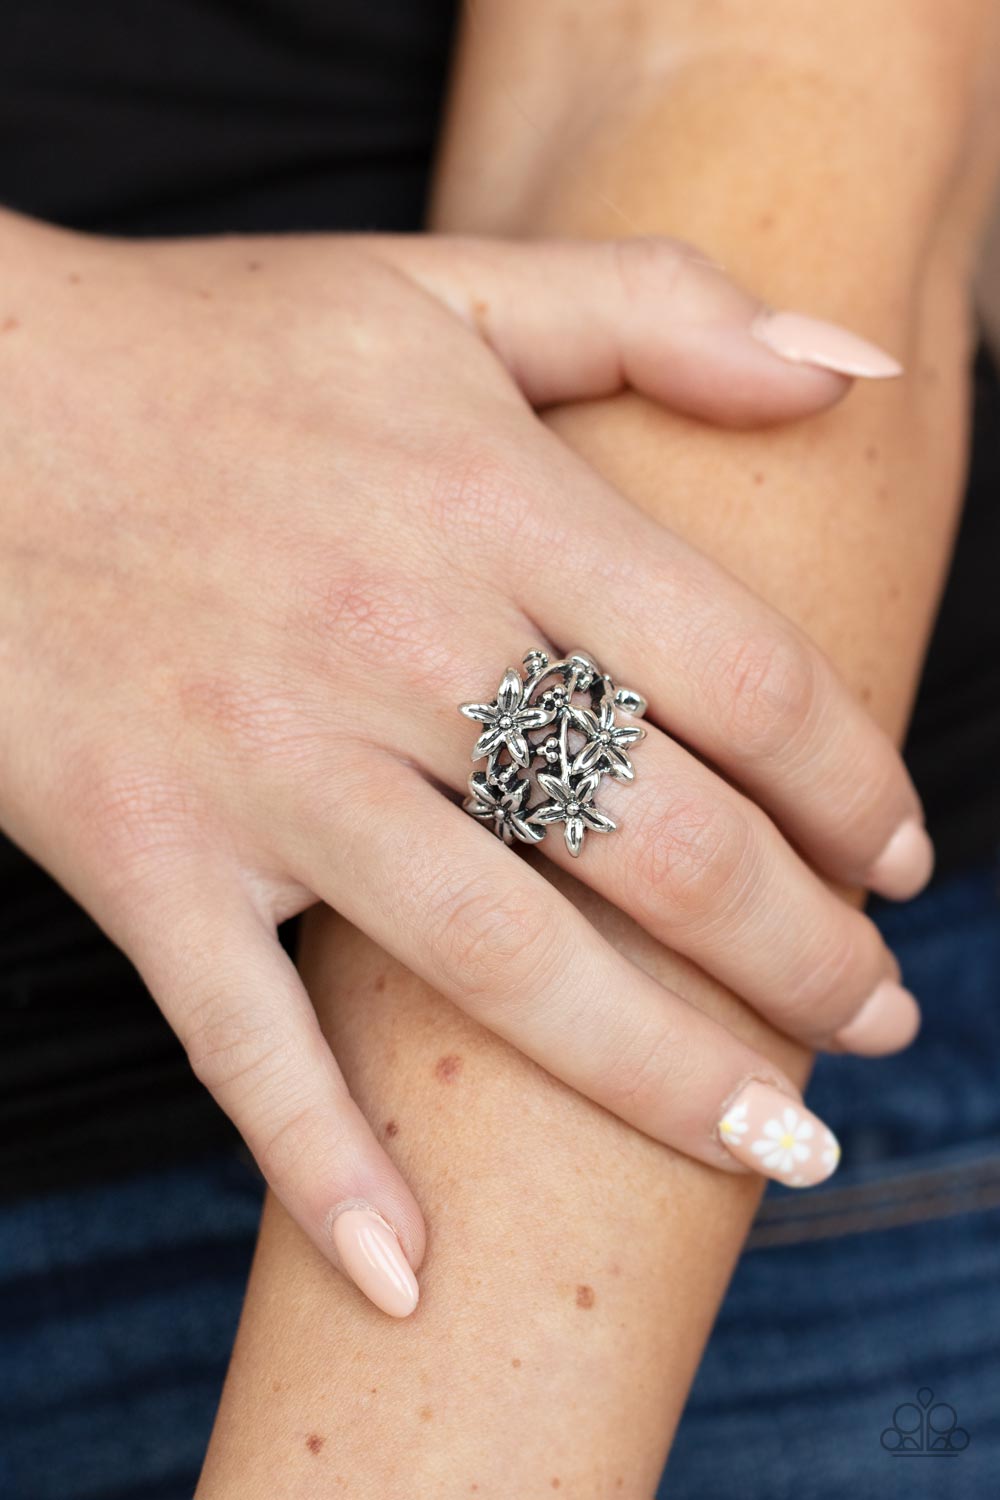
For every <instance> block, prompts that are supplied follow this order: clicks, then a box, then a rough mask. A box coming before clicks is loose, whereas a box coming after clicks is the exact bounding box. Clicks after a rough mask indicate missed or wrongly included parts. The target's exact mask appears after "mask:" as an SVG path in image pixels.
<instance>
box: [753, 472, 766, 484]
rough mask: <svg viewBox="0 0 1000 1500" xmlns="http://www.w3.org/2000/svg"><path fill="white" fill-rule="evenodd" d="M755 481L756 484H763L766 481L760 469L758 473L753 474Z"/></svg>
mask: <svg viewBox="0 0 1000 1500" xmlns="http://www.w3.org/2000/svg"><path fill="white" fill-rule="evenodd" d="M753 482H754V484H763V483H764V475H763V474H762V473H761V472H760V470H759V469H758V470H757V472H756V474H755V475H754V476H753Z"/></svg>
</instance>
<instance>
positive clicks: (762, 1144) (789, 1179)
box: [719, 1080, 840, 1187]
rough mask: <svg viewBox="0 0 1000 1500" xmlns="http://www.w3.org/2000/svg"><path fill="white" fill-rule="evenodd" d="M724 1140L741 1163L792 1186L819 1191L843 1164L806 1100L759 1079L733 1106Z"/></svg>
mask: <svg viewBox="0 0 1000 1500" xmlns="http://www.w3.org/2000/svg"><path fill="white" fill-rule="evenodd" d="M719 1139H720V1140H721V1142H722V1144H723V1145H724V1146H726V1147H727V1148H728V1150H730V1151H731V1152H732V1153H733V1155H734V1156H735V1157H736V1159H737V1161H741V1162H742V1163H743V1165H744V1166H746V1167H750V1168H752V1170H753V1171H754V1172H761V1173H762V1174H763V1175H764V1176H765V1177H773V1178H774V1180H775V1182H783V1183H784V1184H785V1186H786V1187H813V1186H815V1184H816V1183H817V1182H823V1181H824V1180H825V1178H827V1177H830V1176H831V1175H832V1174H833V1173H834V1172H835V1171H836V1170H837V1165H838V1163H839V1161H840V1146H839V1145H838V1144H837V1137H836V1136H835V1135H834V1133H833V1131H832V1130H828V1129H827V1127H826V1126H825V1125H824V1124H823V1121H822V1120H820V1119H818V1118H817V1117H816V1115H814V1114H813V1113H812V1111H811V1110H809V1109H806V1107H805V1105H804V1104H803V1103H802V1102H801V1101H800V1100H798V1099H793V1098H791V1097H790V1096H789V1095H788V1094H785V1093H783V1092H782V1090H781V1089H777V1088H775V1087H774V1085H773V1084H770V1083H758V1082H757V1081H756V1080H755V1081H754V1082H752V1083H748V1084H746V1086H745V1087H744V1088H742V1089H741V1090H740V1092H739V1093H738V1094H737V1095H736V1098H735V1099H733V1100H732V1101H731V1103H730V1104H729V1106H728V1108H727V1110H726V1112H725V1114H724V1115H723V1116H722V1119H721V1120H720V1121H719Z"/></svg>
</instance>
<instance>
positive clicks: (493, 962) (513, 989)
mask: <svg viewBox="0 0 1000 1500" xmlns="http://www.w3.org/2000/svg"><path fill="white" fill-rule="evenodd" d="M428 906H429V910H430V913H431V923H432V929H431V936H432V941H433V946H434V948H435V950H436V951H437V953H438V955H439V956H440V957H441V958H442V959H443V962H444V964H445V966H446V968H447V970H448V972H449V973H451V974H452V975H454V976H455V977H456V979H458V980H459V982H460V984H461V989H462V993H463V995H467V996H478V997H481V998H485V999H488V1000H489V1002H490V1004H491V1005H496V1004H504V1003H507V1002H509V1001H512V1000H514V999H516V998H517V997H518V996H519V995H522V994H525V995H527V994H528V993H529V992H533V993H536V994H537V992H538V990H539V988H540V987H541V986H543V985H544V984H545V983H546V982H547V979H548V978H549V977H550V976H551V975H552V974H553V973H554V972H555V969H556V962H555V952H554V950H555V947H556V942H555V939H554V936H553V933H552V931H551V929H550V927H549V925H548V923H547V920H546V916H545V914H544V913H543V912H542V910H541V909H540V903H539V902H538V900H537V897H534V898H533V897H532V895H531V893H529V892H527V891H521V890H519V889H507V890H503V889H499V888H498V886H497V884H496V882H494V881H492V880H485V879H481V878H476V879H473V880H471V881H468V882H465V883H463V884H455V883H453V882H450V881H449V883H448V888H447V890H446V891H444V892H439V893H437V894H436V895H435V894H432V895H431V897H430V900H429V903H428Z"/></svg>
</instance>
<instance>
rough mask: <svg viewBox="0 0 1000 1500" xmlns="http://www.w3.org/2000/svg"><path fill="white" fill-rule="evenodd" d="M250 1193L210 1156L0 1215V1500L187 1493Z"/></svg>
mask: <svg viewBox="0 0 1000 1500" xmlns="http://www.w3.org/2000/svg"><path fill="white" fill-rule="evenodd" d="M260 1203H261V1190H260V1185H259V1179H258V1177H257V1174H256V1171H255V1170H254V1169H253V1168H252V1167H251V1166H250V1165H248V1164H244V1162H242V1161H240V1160H238V1159H236V1158H216V1159H212V1160H208V1161H205V1162H203V1163H199V1164H197V1165H192V1166H190V1167H184V1168H176V1169H174V1170H172V1171H161V1172H157V1173H155V1174H150V1175H148V1176H143V1177H135V1178H130V1179H128V1180H127V1181H123V1182H119V1183H116V1184H110V1185H108V1186H107V1187H103V1188H88V1189H87V1190H86V1191H82V1192H79V1193H58V1194H51V1195H49V1196H46V1197H44V1198H37V1199H33V1200H28V1201H25V1202H22V1203H20V1204H17V1205H14V1206H8V1207H6V1208H5V1209H4V1210H3V1212H2V1213H0V1496H2V1497H3V1500H190V1496H191V1494H192V1493H193V1490H194V1486H195V1481H196V1479H197V1476H198V1471H199V1469H200V1467H201V1461H202V1457H203V1455H204V1452H205V1447H206V1445H207V1443H208V1436H209V1432H210V1430H211V1425H212V1419H213V1417H214V1414H215V1408H216V1405H217V1403H218V1399H219V1392H220V1390H221V1388H222V1379H223V1375H224V1374H225V1370H226V1364H227V1362H228V1359H229V1351H230V1348H231V1346H232V1341H233V1336H234V1334H235V1332H236V1323H237V1319H238V1318H239V1312H240V1303H241V1301H242V1297H243V1289H244V1286H245V1284H246V1278H247V1273H248V1271H249V1269H250V1257H251V1253H252V1250H253V1243H254V1239H255V1236H256V1233H257V1222H258V1219H259V1217H260Z"/></svg>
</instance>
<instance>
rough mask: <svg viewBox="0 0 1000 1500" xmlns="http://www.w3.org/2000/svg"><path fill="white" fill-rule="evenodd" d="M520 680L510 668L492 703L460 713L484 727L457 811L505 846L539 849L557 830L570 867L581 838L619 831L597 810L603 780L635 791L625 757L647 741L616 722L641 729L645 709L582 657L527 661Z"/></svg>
mask: <svg viewBox="0 0 1000 1500" xmlns="http://www.w3.org/2000/svg"><path fill="white" fill-rule="evenodd" d="M523 668H524V675H523V676H522V674H521V672H520V671H518V669H517V667H508V668H507V670H506V672H505V673H504V674H503V679H502V681H501V683H500V686H499V688H498V689H497V695H496V698H495V700H494V701H493V702H492V703H463V704H461V705H460V707H459V712H460V713H463V714H464V715H465V717H466V718H467V719H474V720H476V722H477V723H479V724H482V725H484V726H485V727H484V728H483V730H482V733H481V734H480V736H479V738H478V739H477V741H476V743H475V745H474V746H473V748H472V759H473V760H474V761H477V760H485V762H486V769H485V770H484V771H473V773H472V775H471V777H470V778H469V796H468V797H467V798H466V800H465V802H464V804H463V806H464V807H465V810H466V812H468V813H471V814H472V816H473V817H474V818H478V819H479V821H480V822H481V823H485V824H488V825H490V826H491V827H492V829H493V832H494V833H495V834H496V835H497V836H498V837H499V838H502V839H503V841H504V843H505V844H510V843H513V841H514V840H515V839H520V841H521V842H522V843H525V844H537V843H540V842H541V840H542V839H543V838H544V837H545V834H546V832H547V830H548V829H549V827H551V825H552V824H554V823H561V824H562V825H563V834H564V836H565V839H566V848H567V849H568V850H569V852H570V854H572V855H573V857H574V858H575V857H576V856H577V855H578V854H579V853H580V850H581V849H582V848H583V840H584V836H585V834H586V832H587V830H588V829H589V830H592V831H593V832H594V833H612V832H613V831H614V828H615V824H614V823H613V822H612V820H611V819H610V818H609V817H608V816H607V815H606V814H605V813H602V812H601V811H600V810H599V809H598V808H597V807H596V806H595V805H594V798H595V796H596V794H597V791H598V788H599V786H600V783H601V778H602V777H603V776H610V777H611V778H612V779H613V780H615V781H631V780H632V779H633V778H634V776H635V771H634V769H633V767H632V762H631V760H630V759H629V757H628V753H627V752H628V750H629V749H630V748H631V747H632V746H633V745H634V744H636V743H637V742H638V741H639V740H641V739H642V737H643V735H644V734H645V733H646V731H645V730H644V729H642V728H641V727H640V726H639V725H638V724H623V723H620V722H619V717H618V716H619V714H626V715H627V716H628V717H629V718H633V719H638V718H641V717H642V715H643V714H644V713H645V712H646V700H645V698H643V697H641V696H640V695H639V694H638V693H634V692H632V690H631V689H630V688H617V687H615V685H614V683H613V682H612V681H611V678H610V677H609V676H608V675H607V673H606V672H602V671H601V669H600V667H599V666H598V665H597V663H596V662H595V661H594V659H593V657H591V656H588V655H587V653H586V652H584V651H574V653H573V655H572V656H567V657H566V659H565V660H564V661H550V660H549V658H548V657H547V656H546V655H545V652H544V651H529V652H528V654H527V656H525V658H524V662H523Z"/></svg>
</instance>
